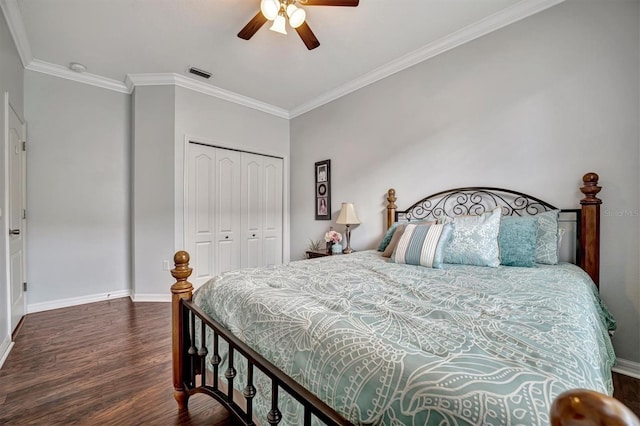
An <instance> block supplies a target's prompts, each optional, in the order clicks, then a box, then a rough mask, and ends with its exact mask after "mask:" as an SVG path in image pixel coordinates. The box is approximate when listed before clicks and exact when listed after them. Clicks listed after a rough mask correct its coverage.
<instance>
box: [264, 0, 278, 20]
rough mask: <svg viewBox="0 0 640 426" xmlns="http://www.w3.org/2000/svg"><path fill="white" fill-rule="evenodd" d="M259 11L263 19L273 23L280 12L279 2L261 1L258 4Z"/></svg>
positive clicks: (271, 0)
mask: <svg viewBox="0 0 640 426" xmlns="http://www.w3.org/2000/svg"><path fill="white" fill-rule="evenodd" d="M260 11H261V12H262V14H263V15H264V17H265V18H267V19H268V20H270V21H273V20H274V19H276V17H277V16H278V12H279V11H280V2H279V1H278V0H262V1H261V2H260Z"/></svg>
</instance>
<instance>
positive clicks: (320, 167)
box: [313, 160, 331, 220]
mask: <svg viewBox="0 0 640 426" xmlns="http://www.w3.org/2000/svg"><path fill="white" fill-rule="evenodd" d="M313 173H314V175H315V182H316V197H315V206H316V220H331V160H324V161H318V162H317V163H316V165H315V168H314V170H313Z"/></svg>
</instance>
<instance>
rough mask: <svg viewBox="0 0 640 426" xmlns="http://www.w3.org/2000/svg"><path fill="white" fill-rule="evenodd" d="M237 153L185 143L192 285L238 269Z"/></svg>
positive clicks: (187, 228) (238, 182)
mask: <svg viewBox="0 0 640 426" xmlns="http://www.w3.org/2000/svg"><path fill="white" fill-rule="evenodd" d="M240 166H241V162H240V153H239V152H236V151H230V150H221V149H215V148H211V147H208V146H203V145H196V144H189V153H188V159H187V168H188V169H187V180H188V182H187V200H186V204H187V208H186V215H185V220H186V227H185V229H186V231H187V235H186V245H187V250H188V251H189V253H190V254H191V264H192V265H193V269H194V275H193V276H192V278H193V284H195V285H196V287H197V286H199V285H202V284H204V283H205V282H206V281H207V280H209V279H210V278H212V277H213V276H215V275H217V274H219V273H221V272H225V271H230V270H234V269H238V268H240V232H239V231H240V193H239V188H240Z"/></svg>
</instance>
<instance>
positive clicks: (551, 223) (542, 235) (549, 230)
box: [534, 210, 560, 265]
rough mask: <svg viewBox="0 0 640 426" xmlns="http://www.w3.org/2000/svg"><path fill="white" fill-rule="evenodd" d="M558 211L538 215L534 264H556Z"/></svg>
mask: <svg viewBox="0 0 640 426" xmlns="http://www.w3.org/2000/svg"><path fill="white" fill-rule="evenodd" d="M559 214H560V210H550V211H548V212H544V213H539V214H537V215H535V216H534V217H535V218H537V219H538V237H537V240H536V262H537V263H545V264H547V265H556V264H557V263H558V215H559Z"/></svg>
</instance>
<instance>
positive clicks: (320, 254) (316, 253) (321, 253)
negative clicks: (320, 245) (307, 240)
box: [307, 250, 331, 259]
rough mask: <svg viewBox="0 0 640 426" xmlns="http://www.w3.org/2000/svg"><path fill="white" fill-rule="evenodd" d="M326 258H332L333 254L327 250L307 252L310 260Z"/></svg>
mask: <svg viewBox="0 0 640 426" xmlns="http://www.w3.org/2000/svg"><path fill="white" fill-rule="evenodd" d="M325 256H331V252H328V253H327V251H326V250H307V258H308V259H313V258H316V257H325Z"/></svg>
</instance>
